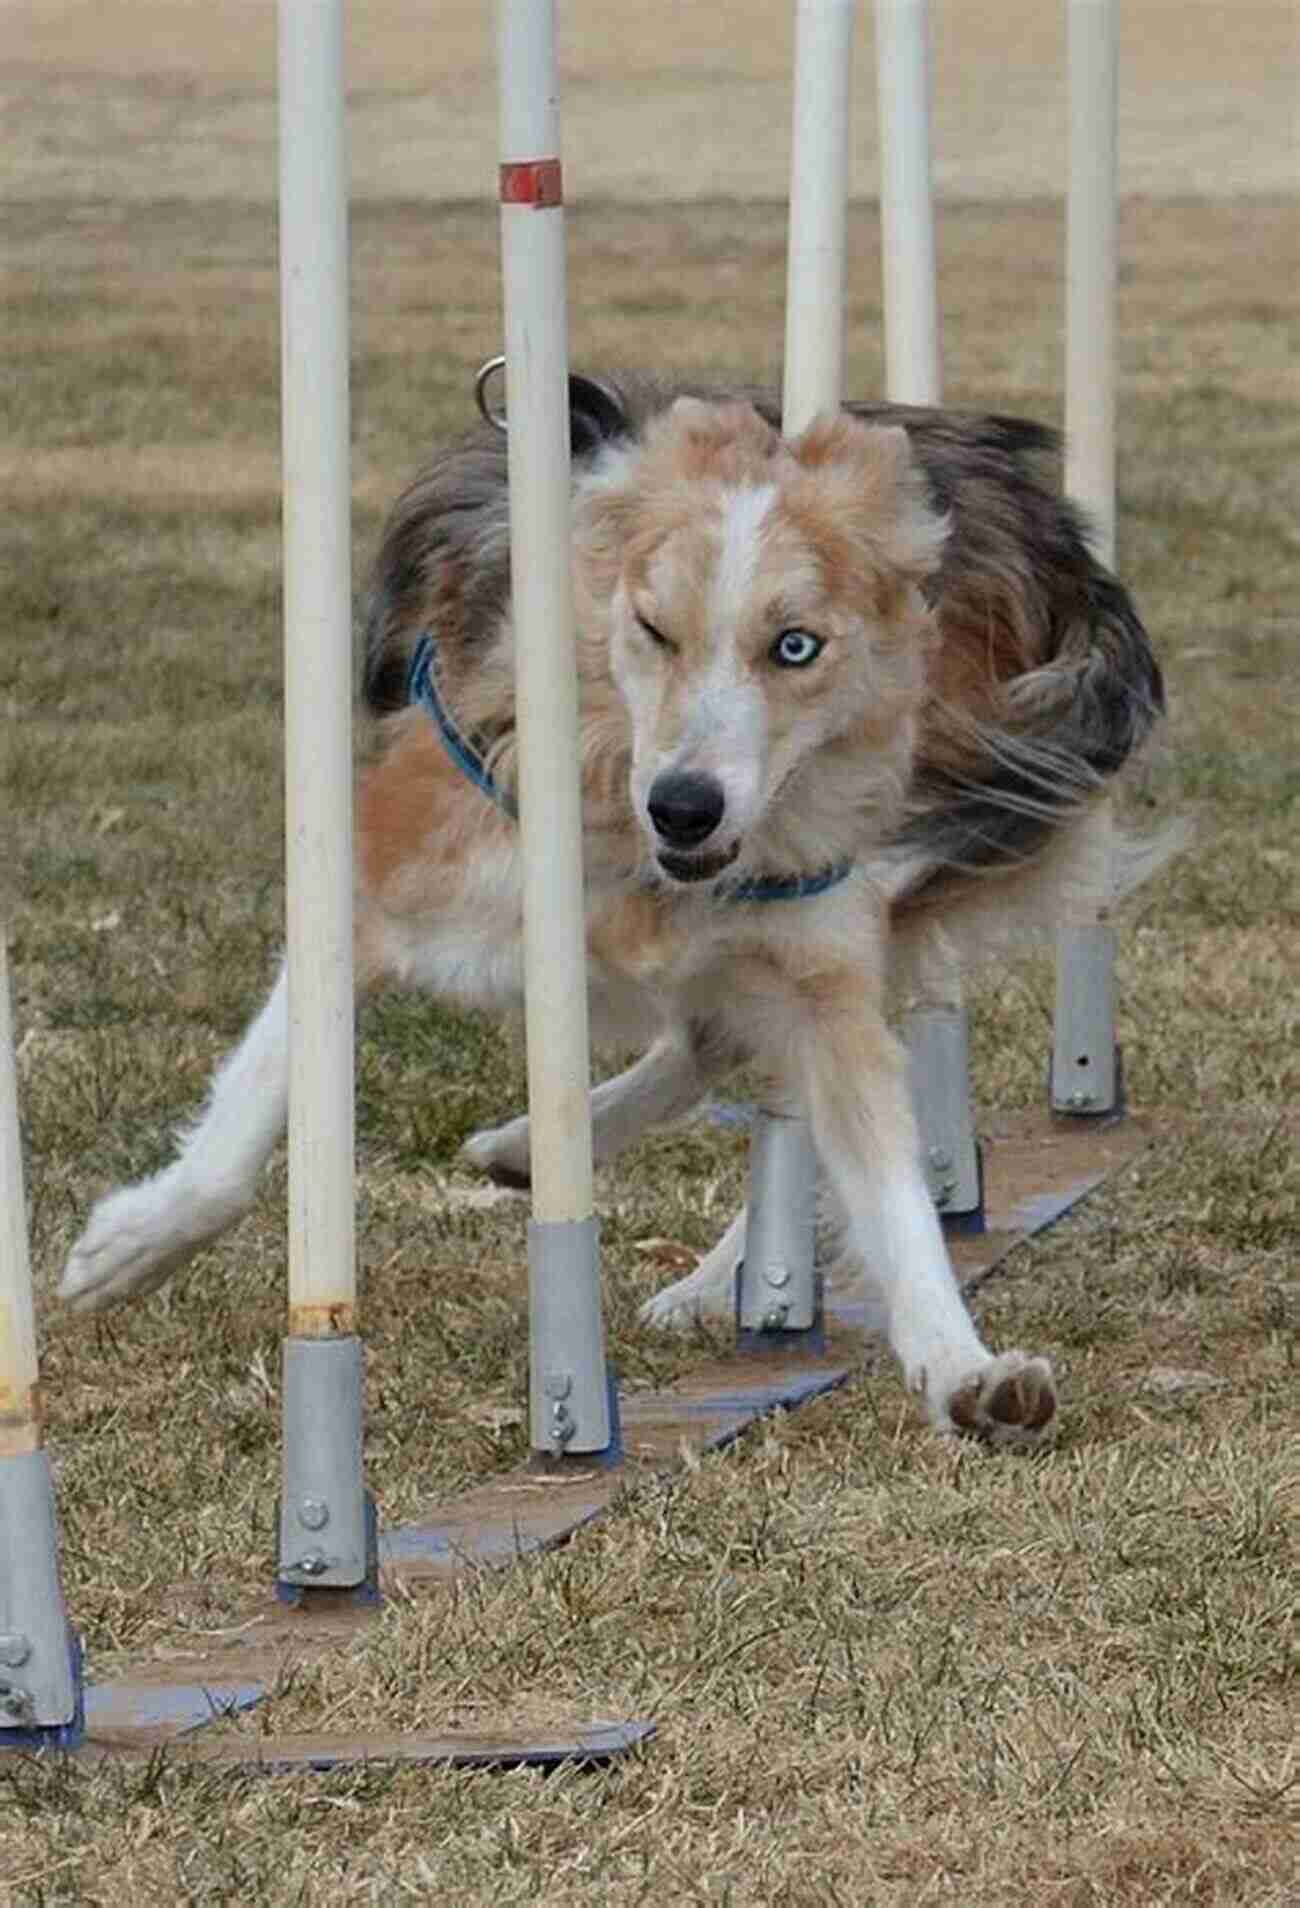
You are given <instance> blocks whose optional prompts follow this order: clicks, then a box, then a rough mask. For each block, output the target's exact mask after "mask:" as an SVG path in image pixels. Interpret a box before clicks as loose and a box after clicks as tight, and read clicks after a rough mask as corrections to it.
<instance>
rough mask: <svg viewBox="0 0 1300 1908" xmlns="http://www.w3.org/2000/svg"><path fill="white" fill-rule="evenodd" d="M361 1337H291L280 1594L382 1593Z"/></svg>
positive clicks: (291, 1597) (291, 1598)
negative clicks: (367, 1478) (366, 1449)
mask: <svg viewBox="0 0 1300 1908" xmlns="http://www.w3.org/2000/svg"><path fill="white" fill-rule="evenodd" d="M361 1365H362V1350H361V1340H360V1339H359V1338H357V1337H355V1336H350V1337H346V1338H286V1339H285V1341H284V1406H283V1409H284V1425H283V1439H284V1444H283V1454H282V1460H281V1473H280V1476H281V1489H280V1504H279V1512H278V1517H277V1525H278V1530H279V1554H278V1564H277V1570H276V1578H277V1595H278V1596H279V1597H280V1598H281V1600H282V1601H286V1602H296V1601H298V1600H299V1599H300V1598H301V1595H302V1593H303V1592H305V1591H310V1590H362V1591H365V1592H366V1600H371V1598H372V1597H373V1598H377V1597H378V1572H377V1568H376V1563H375V1558H376V1551H377V1545H376V1538H375V1530H374V1507H373V1505H371V1504H369V1503H368V1500H367V1496H366V1492H365V1489H364V1487H363V1484H362V1474H361Z"/></svg>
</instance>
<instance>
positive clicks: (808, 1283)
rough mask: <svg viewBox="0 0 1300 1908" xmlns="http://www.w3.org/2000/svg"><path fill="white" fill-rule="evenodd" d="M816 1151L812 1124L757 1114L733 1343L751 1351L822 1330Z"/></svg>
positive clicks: (806, 1340) (739, 1266)
mask: <svg viewBox="0 0 1300 1908" xmlns="http://www.w3.org/2000/svg"><path fill="white" fill-rule="evenodd" d="M816 1223H817V1154H816V1151H815V1149H814V1147H813V1143H812V1135H811V1133H810V1132H809V1130H808V1122H807V1121H806V1120H803V1119H790V1118H787V1117H785V1116H783V1115H781V1114H777V1113H766V1112H762V1111H760V1112H758V1113H757V1114H756V1115H755V1117H754V1131H753V1137H752V1139H751V1141H750V1150H749V1211H748V1215H747V1217H746V1220H745V1256H744V1258H743V1259H742V1260H741V1262H740V1264H739V1265H738V1266H737V1268H736V1341H737V1344H738V1345H739V1346H741V1347H742V1348H744V1349H746V1350H754V1349H759V1348H766V1347H769V1346H775V1345H777V1344H789V1342H790V1340H791V1338H792V1337H796V1338H798V1339H799V1341H800V1342H801V1343H803V1344H808V1343H809V1338H808V1335H809V1334H810V1333H816V1334H818V1335H820V1333H821V1327H822V1319H821V1293H820V1289H819V1285H818V1280H817V1276H816V1271H815V1266H814V1255H815V1244H816V1240H815V1234H816Z"/></svg>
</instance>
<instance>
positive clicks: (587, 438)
mask: <svg viewBox="0 0 1300 1908" xmlns="http://www.w3.org/2000/svg"><path fill="white" fill-rule="evenodd" d="M631 435H632V420H631V418H629V416H628V414H627V412H626V411H625V410H624V409H623V404H622V400H621V399H620V398H619V397H618V395H617V393H616V392H614V391H611V390H610V388H609V386H608V385H605V384H598V383H597V382H596V380H595V378H583V377H579V376H578V375H577V374H576V373H574V375H573V376H571V377H570V379H569V444H570V448H571V449H572V452H573V455H574V456H575V457H590V456H592V455H593V454H594V453H595V452H596V451H598V450H599V449H600V447H601V445H602V444H613V443H616V442H617V441H618V440H619V438H622V437H630V436H631Z"/></svg>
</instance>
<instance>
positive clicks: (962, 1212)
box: [903, 1004, 984, 1232]
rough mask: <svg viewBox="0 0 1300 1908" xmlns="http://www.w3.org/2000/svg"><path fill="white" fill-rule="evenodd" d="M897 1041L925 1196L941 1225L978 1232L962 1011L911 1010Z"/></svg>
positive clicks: (978, 1179)
mask: <svg viewBox="0 0 1300 1908" xmlns="http://www.w3.org/2000/svg"><path fill="white" fill-rule="evenodd" d="M903 1038H904V1042H905V1044H906V1047H907V1058H908V1080H909V1083H910V1086H911V1089H912V1106H913V1109H914V1111H915V1113H916V1124H917V1127H918V1129H919V1132H920V1137H921V1163H922V1166H923V1167H924V1169H925V1177H926V1183H927V1184H928V1186H929V1188H930V1196H931V1198H932V1199H933V1200H934V1203H935V1205H936V1206H937V1207H938V1209H939V1212H940V1215H941V1216H942V1218H943V1220H944V1222H945V1223H946V1224H952V1225H954V1226H956V1227H958V1228H959V1229H960V1230H962V1231H964V1232H982V1231H983V1230H984V1190H983V1178H982V1174H981V1169H980V1157H979V1147H978V1146H977V1145H976V1142H975V1127H974V1123H973V1121H972V1119H971V1108H970V1055H969V1047H968V1041H967V1035H966V1012H965V1009H964V1008H963V1007H960V1006H940V1005H937V1004H936V1005H930V1004H927V1005H925V1006H920V1007H914V1008H913V1009H912V1010H911V1011H910V1012H909V1013H908V1015H907V1016H906V1019H905V1022H904V1033H903Z"/></svg>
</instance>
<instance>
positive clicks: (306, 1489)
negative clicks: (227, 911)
mask: <svg viewBox="0 0 1300 1908" xmlns="http://www.w3.org/2000/svg"><path fill="white" fill-rule="evenodd" d="M279 86H280V366H281V425H282V438H283V458H284V472H283V481H284V685H285V687H284V702H285V880H286V894H285V902H286V925H287V933H286V939H287V948H288V985H289V1320H288V1324H289V1335H288V1337H287V1338H286V1340H285V1346H284V1426H283V1437H284V1451H283V1471H282V1487H281V1516H280V1579H281V1583H282V1585H285V1584H287V1585H291V1586H296V1587H299V1588H301V1587H302V1586H305V1585H309V1584H315V1585H320V1586H324V1587H330V1588H334V1587H337V1586H339V1585H345V1584H349V1585H350V1584H356V1583H358V1582H359V1581H360V1580H361V1579H362V1578H363V1577H364V1576H365V1574H366V1555H367V1532H366V1512H365V1506H364V1500H363V1493H362V1487H361V1346H360V1340H359V1339H358V1338H357V1337H356V1257H355V1237H354V1225H355V1221H354V1165H353V1011H354V1006H353V977H352V565H351V476H350V467H349V429H348V427H349V418H348V232H347V178H346V155H345V137H344V114H343V6H342V0H280V11H279Z"/></svg>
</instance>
